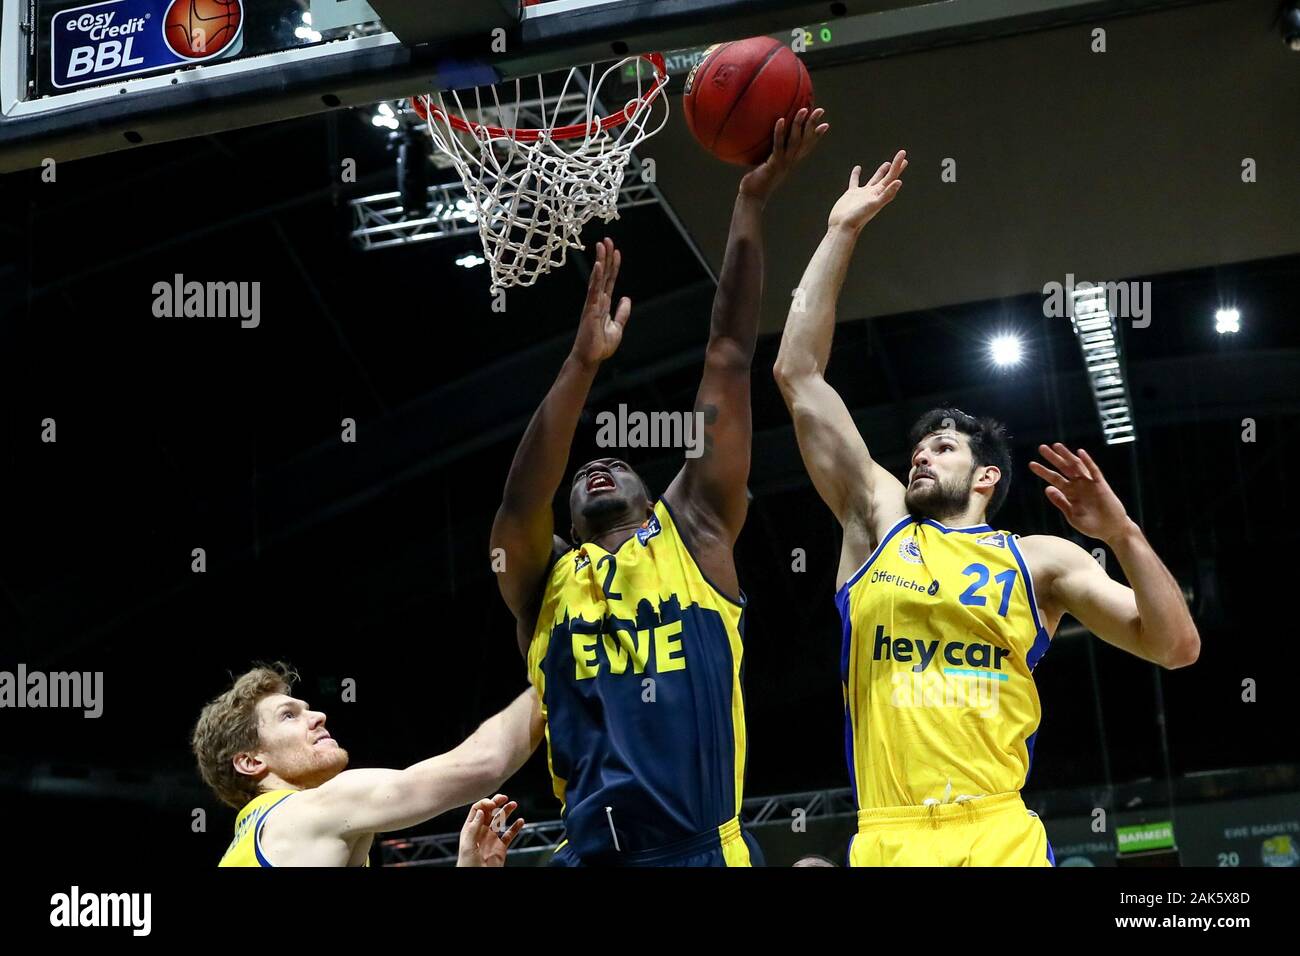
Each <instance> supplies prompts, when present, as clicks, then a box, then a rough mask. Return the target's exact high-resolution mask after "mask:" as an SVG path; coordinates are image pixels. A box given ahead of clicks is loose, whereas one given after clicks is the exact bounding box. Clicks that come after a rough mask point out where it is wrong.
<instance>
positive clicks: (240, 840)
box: [217, 788, 370, 866]
mask: <svg viewBox="0 0 1300 956" xmlns="http://www.w3.org/2000/svg"><path fill="white" fill-rule="evenodd" d="M299 792H300V791H298V790H292V789H288V788H286V789H283V790H267V791H265V792H264V793H259V794H258V795H257V796H255V797H254V798H253V799H252V800H249V801H248V802H247V803H246V804H244V807H243V809H241V810H240V811H239V815H238V816H237V817H235V838H234V839H233V840H231V841H230V846H228V847H227V848H226V855H225V856H223V857H222V858H221V862H220V863H218V864H217V866H275V864H274V863H272V862H271V861H270V860H268V859H267V858H266V854H264V853H263V852H262V842H261V840H262V825H263V824H265V823H266V817H267V814H269V813H270V812H271V811H272V810H274V809H275V808H276V807H278V806H279V805H280V804H281V803H283V802H284V801H285V800H287V799H289V797H292V796H293V795H294V794H295V793H299ZM361 865H362V866H369V865H370V858H369V856H367V857H366V861H365V862H364V863H362V864H361Z"/></svg>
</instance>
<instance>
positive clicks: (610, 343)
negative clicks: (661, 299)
mask: <svg viewBox="0 0 1300 956" xmlns="http://www.w3.org/2000/svg"><path fill="white" fill-rule="evenodd" d="M622 263H623V256H622V254H621V253H620V252H619V251H618V250H617V249H615V248H614V240H613V239H602V240H601V241H600V242H599V243H597V245H596V264H595V266H593V267H592V270H591V279H590V280H589V281H588V282H587V301H586V302H585V303H584V304H583V306H582V319H581V320H580V322H579V324H578V337H577V339H576V340H575V341H574V343H573V355H574V357H575V358H576V359H578V360H579V361H581V362H583V363H584V364H587V365H598V364H600V363H601V362H603V361H605V359H607V358H609V357H610V356H611V355H613V354H614V353H615V352H617V351H618V346H619V343H620V342H622V341H623V327H624V326H626V325H627V320H628V318H629V317H630V316H631V314H632V300H631V299H629V298H628V297H627V296H624V297H623V298H622V299H621V300H620V301H619V303H618V312H616V313H615V314H614V315H612V316H611V315H610V310H609V307H610V303H611V302H612V301H613V296H614V282H615V280H617V279H618V270H619V267H620V266H621V265H622Z"/></svg>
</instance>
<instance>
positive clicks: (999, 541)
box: [975, 531, 1007, 548]
mask: <svg viewBox="0 0 1300 956" xmlns="http://www.w3.org/2000/svg"><path fill="white" fill-rule="evenodd" d="M975 543H976V544H987V545H991V546H992V547H995V548H1005V547H1006V546H1007V536H1006V535H1005V534H1003V533H1002V532H1001V531H999V532H997V533H996V534H986V535H985V536H984V537H982V538H976V539H975Z"/></svg>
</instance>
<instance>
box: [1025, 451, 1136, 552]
mask: <svg viewBox="0 0 1300 956" xmlns="http://www.w3.org/2000/svg"><path fill="white" fill-rule="evenodd" d="M1038 453H1039V454H1040V455H1042V456H1043V457H1044V458H1045V459H1047V460H1048V461H1049V462H1050V463H1051V464H1053V465H1055V466H1056V469H1057V470H1056V471H1053V470H1052V469H1051V468H1046V467H1044V466H1043V465H1040V464H1039V463H1038V462H1036V461H1031V462H1030V463H1029V470H1030V471H1032V472H1033V473H1034V474H1035V475H1037V476H1038V477H1039V478H1042V479H1043V480H1044V481H1046V482H1047V485H1048V486H1047V487H1046V488H1045V489H1043V490H1044V491H1045V492H1046V494H1047V500H1048V501H1050V502H1051V503H1052V504H1054V505H1056V507H1057V508H1058V509H1060V512H1061V513H1062V514H1063V515H1065V520H1067V521H1068V522H1070V525H1071V527H1073V528H1074V529H1075V530H1076V531H1078V532H1080V533H1081V534H1085V535H1087V536H1088V537H1090V538H1096V539H1097V540H1099V541H1109V540H1110V539H1111V538H1112V537H1114V536H1116V535H1118V534H1119V533H1120V532H1122V531H1125V530H1126V529H1127V528H1128V527H1129V517H1128V512H1127V511H1125V510H1124V504H1123V502H1121V501H1120V500H1119V496H1118V495H1116V494H1115V492H1113V491H1112V490H1111V488H1110V485H1108V484H1107V483H1106V478H1105V476H1103V475H1102V473H1101V469H1100V468H1098V467H1097V463H1096V462H1095V461H1093V460H1092V456H1091V455H1089V454H1088V453H1087V452H1086V451H1084V450H1083V449H1082V448H1080V449H1079V452H1078V454H1077V455H1076V454H1074V453H1073V452H1071V451H1070V449H1068V448H1066V447H1065V446H1064V445H1063V444H1061V443H1060V442H1056V443H1055V444H1053V445H1051V446H1048V445H1039V446H1038Z"/></svg>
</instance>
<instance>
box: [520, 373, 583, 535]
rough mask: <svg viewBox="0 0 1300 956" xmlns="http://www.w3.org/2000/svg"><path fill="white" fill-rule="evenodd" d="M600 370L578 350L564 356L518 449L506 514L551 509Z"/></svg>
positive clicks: (548, 510)
mask: <svg viewBox="0 0 1300 956" xmlns="http://www.w3.org/2000/svg"><path fill="white" fill-rule="evenodd" d="M598 370H599V366H598V365H595V364H590V363H586V362H583V361H581V360H580V359H578V358H576V357H575V356H573V355H570V356H569V357H568V358H567V359H565V362H564V365H563V366H562V367H561V369H560V374H559V375H558V376H557V377H556V379H555V383H554V384H553V385H552V386H551V389H550V391H549V392H547V393H546V397H545V398H544V399H543V400H542V404H541V405H540V406H539V407H538V409H537V411H536V412H535V413H534V414H533V418H532V421H530V422H529V423H528V428H527V430H525V432H524V437H523V438H522V439H521V440H520V442H519V448H518V449H517V450H516V451H515V458H514V461H513V462H512V463H511V465H510V474H509V476H508V477H507V478H506V487H505V492H504V494H503V495H502V499H501V511H502V513H503V514H504V515H507V516H509V517H512V518H520V517H528V516H531V515H534V514H537V513H541V512H543V511H544V512H545V513H546V514H550V509H551V501H552V499H553V498H554V497H555V492H556V489H558V488H559V487H560V482H561V481H563V480H564V469H565V466H566V465H567V464H568V460H569V450H570V448H571V447H572V445H573V435H574V432H575V431H577V428H578V419H579V418H580V417H581V415H582V409H583V407H584V406H585V405H586V404H587V396H588V395H589V394H590V392H591V385H592V382H594V381H595V379H596V372H597V371H598ZM549 545H550V541H549V536H548V537H547V546H548V547H549Z"/></svg>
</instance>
